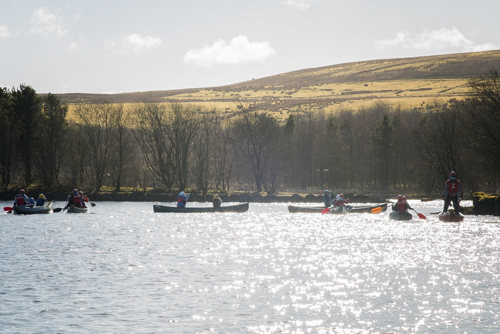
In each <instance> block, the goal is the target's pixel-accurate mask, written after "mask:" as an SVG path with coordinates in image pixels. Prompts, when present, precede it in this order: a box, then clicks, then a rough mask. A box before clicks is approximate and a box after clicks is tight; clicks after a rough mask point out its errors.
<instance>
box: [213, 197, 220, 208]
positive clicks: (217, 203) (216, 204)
mask: <svg viewBox="0 0 500 334" xmlns="http://www.w3.org/2000/svg"><path fill="white" fill-rule="evenodd" d="M212 204H213V206H214V208H216V209H218V208H220V206H221V205H222V198H220V196H219V195H215V196H214V200H213V201H212Z"/></svg>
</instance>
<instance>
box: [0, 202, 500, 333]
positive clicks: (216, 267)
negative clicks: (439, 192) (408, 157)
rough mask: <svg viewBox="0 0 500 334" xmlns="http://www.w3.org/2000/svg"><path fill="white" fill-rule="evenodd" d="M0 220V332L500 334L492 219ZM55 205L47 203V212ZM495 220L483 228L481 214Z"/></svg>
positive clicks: (141, 215)
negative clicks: (435, 333)
mask: <svg viewBox="0 0 500 334" xmlns="http://www.w3.org/2000/svg"><path fill="white" fill-rule="evenodd" d="M411 204H412V206H413V207H415V208H417V209H418V210H419V211H421V212H422V213H424V214H425V215H426V216H428V218H429V219H427V220H418V219H415V220H413V221H409V222H403V223H401V222H393V221H390V220H388V216H387V213H384V214H379V215H371V214H356V215H354V214H353V215H344V216H341V215H322V214H289V213H288V212H287V210H286V204H255V205H254V204H252V205H251V206H250V210H249V211H248V212H247V213H243V214H237V213H228V214H189V215H188V214H155V213H153V212H152V208H151V206H152V204H151V203H98V205H97V206H96V207H95V208H94V210H93V214H88V215H67V214H53V215H45V216H41V217H19V216H16V217H14V216H7V215H1V216H0V244H1V245H2V246H1V247H0V259H2V260H1V262H0V275H1V280H0V299H1V301H2V302H1V308H0V326H1V327H2V331H4V329H5V328H6V329H5V332H6V333H15V332H57V331H61V332H67V331H77V332H106V331H108V332H124V331H133V332H172V333H176V332H205V331H214V332H231V333H232V332H253V333H282V332H285V333H286V332H301V331H302V332H325V333H326V332H336V333H337V332H338V333H372V332H422V333H424V332H431V331H432V332H481V333H494V332H496V331H497V330H498V328H500V316H499V314H500V297H499V296H500V284H499V282H500V273H499V270H498V268H499V267H500V263H499V258H500V247H499V246H500V241H499V240H500V238H499V236H500V229H499V228H500V224H498V218H497V217H491V216H490V217H467V218H466V220H465V222H464V223H462V224H449V223H441V222H439V221H438V220H437V218H436V217H435V215H432V214H431V212H433V211H438V210H439V209H440V206H441V203H439V202H425V203H420V202H416V203H411ZM56 207H57V206H56ZM492 221H496V222H497V223H495V224H485V222H492Z"/></svg>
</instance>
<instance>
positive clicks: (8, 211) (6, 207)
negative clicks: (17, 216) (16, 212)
mask: <svg viewBox="0 0 500 334" xmlns="http://www.w3.org/2000/svg"><path fill="white" fill-rule="evenodd" d="M12 210H13V209H12V207H10V206H4V207H3V211H7V213H11V212H12Z"/></svg>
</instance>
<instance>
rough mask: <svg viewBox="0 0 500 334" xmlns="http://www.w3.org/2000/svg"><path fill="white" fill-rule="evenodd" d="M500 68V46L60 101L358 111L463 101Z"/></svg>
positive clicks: (229, 110) (227, 109)
mask: <svg viewBox="0 0 500 334" xmlns="http://www.w3.org/2000/svg"><path fill="white" fill-rule="evenodd" d="M492 69H496V70H500V50H495V51H484V52H473V53H460V54H449V55H438V56H427V57H415V58H398V59H382V60H371V61H363V62H353V63H346V64H339V65H332V66H325V67H319V68H311V69H303V70H299V71H293V72H289V73H283V74H278V75H273V76H269V77H265V78H261V79H255V80H250V81H245V82H241V83H236V84H231V85H227V86H220V87H209V88H192V89H182V90H167V91H150V92H133V93H122V94H85V93H78V94H77V93H75V94H59V95H58V96H59V98H60V99H61V101H62V102H65V103H68V104H78V103H87V102H97V103H102V102H107V103H143V102H172V101H176V102H181V103H195V104H200V105H202V106H204V107H208V108H215V109H217V110H219V111H221V112H225V113H234V112H237V110H238V109H240V108H241V107H244V108H249V109H251V110H264V111H270V112H280V113H281V114H286V113H288V112H297V111H304V110H323V111H327V112H329V111H338V110H343V109H354V110H355V109H358V108H362V107H363V106H365V105H369V104H373V103H374V102H376V101H380V102H384V103H389V104H395V105H399V106H402V107H418V106H424V105H425V104H427V103H433V102H435V101H436V102H437V101H441V102H442V101H448V100H450V99H452V98H456V99H460V98H463V97H465V96H466V94H467V92H468V88H467V81H468V79H469V78H471V77H473V76H477V75H479V74H484V73H486V72H488V71H489V70H492Z"/></svg>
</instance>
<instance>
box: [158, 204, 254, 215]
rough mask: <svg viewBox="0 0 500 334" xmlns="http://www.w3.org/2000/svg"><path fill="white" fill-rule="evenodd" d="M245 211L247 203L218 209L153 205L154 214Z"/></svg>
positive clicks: (211, 207)
mask: <svg viewBox="0 0 500 334" xmlns="http://www.w3.org/2000/svg"><path fill="white" fill-rule="evenodd" d="M247 210H248V203H243V204H237V205H226V206H221V207H220V208H214V207H213V206H206V207H196V206H188V207H185V208H178V207H175V206H168V205H160V204H154V205H153V211H154V212H182V213H191V212H245V211H247Z"/></svg>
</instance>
